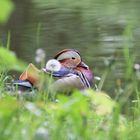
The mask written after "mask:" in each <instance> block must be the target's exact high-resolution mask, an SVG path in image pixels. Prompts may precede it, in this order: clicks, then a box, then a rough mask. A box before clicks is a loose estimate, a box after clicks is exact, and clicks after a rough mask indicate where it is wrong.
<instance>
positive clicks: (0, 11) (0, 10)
mask: <svg viewBox="0 0 140 140" xmlns="http://www.w3.org/2000/svg"><path fill="white" fill-rule="evenodd" d="M13 9H14V4H13V2H12V1H11V0H0V23H5V22H6V21H7V20H8V18H9V16H10V14H11V12H12V11H13Z"/></svg>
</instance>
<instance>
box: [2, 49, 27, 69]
mask: <svg viewBox="0 0 140 140" xmlns="http://www.w3.org/2000/svg"><path fill="white" fill-rule="evenodd" d="M0 60H1V61H0V71H9V70H17V71H23V70H24V69H25V68H26V65H25V63H24V62H22V61H21V60H19V59H18V58H17V57H16V55H15V53H14V52H12V51H9V50H7V49H6V48H4V47H0Z"/></svg>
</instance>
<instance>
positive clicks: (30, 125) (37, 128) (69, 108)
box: [0, 90, 126, 140]
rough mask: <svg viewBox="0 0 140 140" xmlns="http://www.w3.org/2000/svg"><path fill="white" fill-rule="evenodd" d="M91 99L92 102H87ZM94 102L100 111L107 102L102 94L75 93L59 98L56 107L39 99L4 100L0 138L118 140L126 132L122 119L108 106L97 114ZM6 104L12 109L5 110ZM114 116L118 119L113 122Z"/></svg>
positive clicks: (0, 121) (1, 112) (8, 98)
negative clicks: (111, 137)
mask: <svg viewBox="0 0 140 140" xmlns="http://www.w3.org/2000/svg"><path fill="white" fill-rule="evenodd" d="M38 95H39V94H38ZM20 96H22V95H20ZM92 96H93V98H94V99H93V98H91V97H92ZM98 96H100V97H101V99H99V98H98ZM96 99H97V100H98V105H101V106H104V109H105V108H106V107H107V106H108V104H110V101H111V99H110V97H108V95H106V94H105V93H104V94H103V93H100V92H95V91H92V90H89V91H88V90H87V91H84V93H83V92H82V93H81V92H79V91H75V92H74V93H73V95H72V96H69V97H68V96H64V95H59V97H58V102H57V103H55V102H50V101H47V102H46V101H43V100H40V99H39V100H35V101H32V102H29V101H26V100H25V99H24V98H20V100H19V99H18V100H17V99H16V98H15V97H8V96H5V97H3V98H2V99H1V102H0V106H1V109H0V123H1V128H2V129H0V134H1V135H0V137H1V138H3V139H6V140H9V139H10V140H17V139H21V140H22V139H23V140H24V139H27V140H29V139H33V140H37V139H38V138H39V139H41V140H47V139H52V140H59V139H60V140H61V139H75V140H76V139H79V140H81V139H83V140H84V139H93V138H95V137H96V138H97V139H101V140H104V139H105V138H106V139H109V137H110V133H111V134H112V135H113V138H115V137H118V138H121V136H122V134H123V132H124V131H125V130H126V124H125V119H122V116H121V115H120V113H119V112H118V111H117V109H115V108H114V107H113V106H112V105H111V104H110V105H111V107H112V110H110V112H108V113H106V114H104V115H101V114H98V113H97V110H98V109H99V108H98V107H97V106H96V105H95V104H96V103H97V102H96ZM104 99H105V102H104ZM45 102H46V103H45ZM91 102H92V103H95V104H91ZM10 104H12V108H11V109H10V110H9V105H10ZM106 105H107V106H106ZM115 110H116V111H115ZM113 114H114V115H113ZM113 116H114V117H115V120H114V118H113ZM116 116H118V117H117V120H116ZM6 122H7V123H6ZM115 122H117V123H115ZM113 123H114V124H113ZM17 124H18V125H17ZM111 124H113V126H112V125H111ZM112 128H113V129H114V131H112ZM116 134H117V136H116ZM9 136H10V137H9Z"/></svg>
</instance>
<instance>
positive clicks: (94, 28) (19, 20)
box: [1, 0, 140, 90]
mask: <svg viewBox="0 0 140 140" xmlns="http://www.w3.org/2000/svg"><path fill="white" fill-rule="evenodd" d="M14 3H15V11H14V13H13V14H12V16H11V18H10V20H9V22H8V23H7V25H6V26H5V27H3V28H1V38H2V39H3V42H5V43H6V35H7V31H8V30H9V31H10V32H11V49H12V50H14V51H15V52H16V53H17V56H18V57H19V58H21V59H23V60H25V61H27V62H32V63H35V51H36V49H37V48H43V49H44V50H45V52H46V60H47V59H49V58H51V57H53V56H54V55H55V54H56V53H57V52H58V51H60V50H62V49H64V48H74V49H77V50H79V51H80V52H81V56H82V57H83V60H84V61H85V62H86V63H87V64H88V65H89V66H90V67H91V69H93V71H94V73H95V75H98V76H102V74H103V73H104V71H105V69H106V65H105V62H107V60H109V58H111V57H112V56H113V57H115V59H116V65H115V66H114V68H113V69H112V70H111V71H110V72H109V74H108V75H107V80H106V81H105V82H106V84H104V87H103V88H104V89H108V90H112V89H113V88H114V87H113V86H112V85H115V83H116V79H119V78H124V63H125V62H124V54H123V53H124V48H126V47H127V48H129V50H130V53H131V55H133V56H135V57H136V62H139V58H140V57H139V51H140V47H139V45H140V41H139V39H140V25H139V23H140V16H139V15H140V10H139V8H140V1H139V0H108V1H105V0H82V1H74V0H68V1H66V0H59V1H58V0H24V1H19V0H14Z"/></svg>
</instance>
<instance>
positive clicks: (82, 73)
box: [16, 49, 93, 92]
mask: <svg viewBox="0 0 140 140" xmlns="http://www.w3.org/2000/svg"><path fill="white" fill-rule="evenodd" d="M48 63H49V64H48ZM32 67H33V68H32ZM28 69H31V72H28V70H26V72H24V73H22V74H21V76H20V78H19V84H18V82H16V85H20V86H21V83H22V81H23V83H25V82H24V81H28V82H30V83H31V85H33V86H36V83H38V82H39V80H40V78H39V76H38V75H39V73H40V72H42V71H40V70H38V69H37V68H36V67H35V66H34V65H32V64H30V66H28ZM32 69H33V70H32ZM42 70H43V72H45V73H46V74H48V75H49V74H51V75H52V76H53V77H57V80H55V81H54V83H52V85H51V86H50V87H51V88H52V89H55V91H60V92H63V91H71V90H73V89H80V90H81V89H85V88H90V87H91V86H92V84H93V83H92V82H93V73H92V71H91V70H90V69H89V67H88V66H87V65H86V64H85V63H84V62H83V61H82V60H81V56H80V54H79V52H78V51H76V50H73V49H65V50H62V51H61V52H59V53H57V54H56V56H55V57H54V59H53V60H52V61H51V60H49V61H48V62H47V64H46V67H45V68H43V69H42ZM34 73H35V74H34ZM34 76H35V77H34ZM32 77H33V78H32ZM31 79H36V81H32V80H31ZM22 86H24V84H22ZM25 86H26V85H25Z"/></svg>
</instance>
